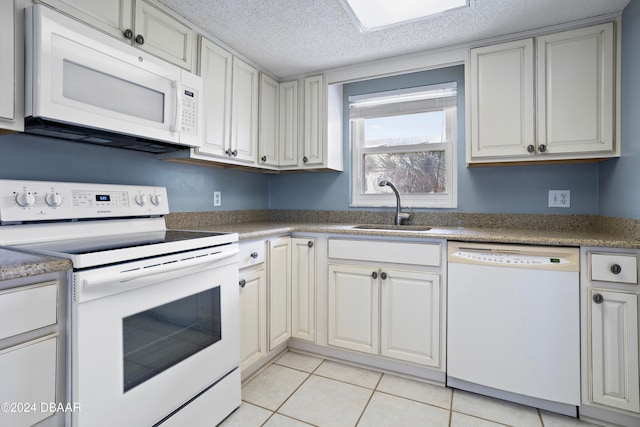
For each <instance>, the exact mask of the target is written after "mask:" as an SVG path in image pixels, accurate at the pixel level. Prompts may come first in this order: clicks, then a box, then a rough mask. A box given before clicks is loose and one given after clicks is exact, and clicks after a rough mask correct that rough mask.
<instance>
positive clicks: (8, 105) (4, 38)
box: [0, 1, 18, 127]
mask: <svg viewBox="0 0 640 427" xmlns="http://www.w3.org/2000/svg"><path fill="white" fill-rule="evenodd" d="M13 7H14V2H13V1H5V2H2V4H1V5H0V51H1V52H2V61H0V93H1V94H2V96H0V127H5V125H4V124H3V123H2V120H3V119H4V120H9V121H13V120H14V119H15V118H16V116H15V100H16V96H17V95H18V94H16V93H15V91H14V85H15V80H16V73H15V65H16V63H15V60H16V58H15V55H16V49H15V41H16V39H15V11H14V9H13Z"/></svg>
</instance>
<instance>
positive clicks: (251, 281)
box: [240, 268, 267, 370]
mask: <svg viewBox="0 0 640 427" xmlns="http://www.w3.org/2000/svg"><path fill="white" fill-rule="evenodd" d="M243 281H244V282H243ZM243 283H244V286H242V284H243ZM240 284H241V287H240V356H241V361H240V369H241V370H244V369H246V368H247V367H249V366H251V365H252V364H253V363H255V362H256V361H258V360H260V359H261V358H262V357H263V356H264V355H266V354H267V274H266V271H265V269H264V268H261V269H258V270H249V271H242V270H241V271H240Z"/></svg>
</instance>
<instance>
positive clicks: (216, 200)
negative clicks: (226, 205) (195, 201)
mask: <svg viewBox="0 0 640 427" xmlns="http://www.w3.org/2000/svg"><path fill="white" fill-rule="evenodd" d="M221 205H222V192H220V191H214V192H213V206H221Z"/></svg>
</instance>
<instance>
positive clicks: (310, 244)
mask: <svg viewBox="0 0 640 427" xmlns="http://www.w3.org/2000/svg"><path fill="white" fill-rule="evenodd" d="M307 246H309V247H310V248H312V247H313V241H311V240H309V241H308V242H307Z"/></svg>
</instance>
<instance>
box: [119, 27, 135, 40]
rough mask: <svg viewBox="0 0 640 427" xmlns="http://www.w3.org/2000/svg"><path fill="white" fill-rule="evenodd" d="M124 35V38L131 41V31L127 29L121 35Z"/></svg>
mask: <svg viewBox="0 0 640 427" xmlns="http://www.w3.org/2000/svg"><path fill="white" fill-rule="evenodd" d="M122 34H123V35H124V38H125V39H127V40H131V39H132V38H133V31H131V29H129V28H127V29H126V30H124V33H122Z"/></svg>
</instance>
